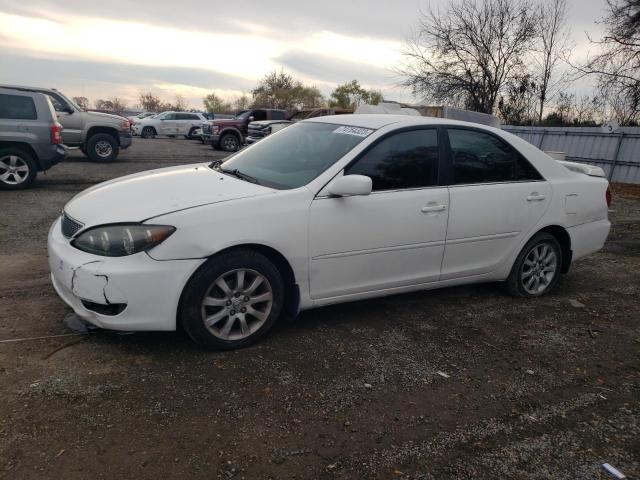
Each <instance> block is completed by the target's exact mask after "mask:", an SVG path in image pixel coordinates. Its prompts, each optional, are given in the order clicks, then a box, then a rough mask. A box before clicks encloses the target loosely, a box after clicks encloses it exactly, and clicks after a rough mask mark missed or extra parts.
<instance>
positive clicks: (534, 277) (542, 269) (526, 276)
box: [520, 242, 558, 295]
mask: <svg viewBox="0 0 640 480" xmlns="http://www.w3.org/2000/svg"><path fill="white" fill-rule="evenodd" d="M557 271H558V255H557V253H556V250H555V249H554V248H553V246H552V245H551V244H550V243H547V242H543V243H538V244H536V245H534V246H533V247H532V248H531V250H529V252H528V253H527V255H526V256H525V258H524V262H523V263H522V269H521V272H520V281H521V283H522V288H524V290H525V291H526V292H527V293H529V294H531V295H539V294H541V293H543V292H544V291H545V290H546V289H547V288H548V287H549V286H550V285H551V283H552V282H553V279H554V278H555V276H556V274H557Z"/></svg>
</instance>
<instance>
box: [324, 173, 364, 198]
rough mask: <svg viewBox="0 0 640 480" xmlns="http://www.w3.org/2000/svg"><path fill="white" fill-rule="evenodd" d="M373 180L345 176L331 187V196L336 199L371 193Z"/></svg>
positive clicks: (335, 181) (361, 176) (356, 176)
mask: <svg viewBox="0 0 640 480" xmlns="http://www.w3.org/2000/svg"><path fill="white" fill-rule="evenodd" d="M371 188H372V183H371V178H369V177H367V176H365V175H344V176H342V177H340V178H337V179H336V180H334V181H333V183H332V184H331V185H329V189H328V191H329V195H331V196H334V197H352V196H356V195H369V194H370V193H371Z"/></svg>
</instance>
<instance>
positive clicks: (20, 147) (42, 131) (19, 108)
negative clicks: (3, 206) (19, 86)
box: [0, 87, 67, 190]
mask: <svg viewBox="0 0 640 480" xmlns="http://www.w3.org/2000/svg"><path fill="white" fill-rule="evenodd" d="M61 132H62V125H60V124H59V123H58V121H57V119H56V113H55V110H54V109H53V105H52V104H51V101H50V100H49V97H47V96H46V95H43V94H41V93H36V92H25V91H21V90H13V89H10V88H2V87H0V189H4V190H18V189H21V188H27V187H28V186H30V185H31V184H32V183H33V182H34V180H35V179H36V174H37V172H38V171H44V170H48V169H49V168H50V167H51V166H52V165H55V164H56V163H58V162H60V161H62V160H64V158H65V156H66V154H67V150H66V148H65V147H64V145H62V137H61Z"/></svg>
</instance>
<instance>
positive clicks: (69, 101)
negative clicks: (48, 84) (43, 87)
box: [57, 92, 84, 112]
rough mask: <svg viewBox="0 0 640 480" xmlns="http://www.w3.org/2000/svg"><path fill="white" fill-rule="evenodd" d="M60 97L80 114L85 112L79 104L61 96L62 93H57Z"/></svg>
mask: <svg viewBox="0 0 640 480" xmlns="http://www.w3.org/2000/svg"><path fill="white" fill-rule="evenodd" d="M57 93H58V95H60V96H61V97H62V98H64V99H65V101H67V102H68V103H70V104H71V105H72V106H73V107H74V108H75V109H76V110H78V111H79V112H84V109H83V108H81V107H80V106H78V104H77V103H76V102H74V101H73V100H71V99H70V98H68V97H66V96H65V95H63V94H61V93H60V92H57Z"/></svg>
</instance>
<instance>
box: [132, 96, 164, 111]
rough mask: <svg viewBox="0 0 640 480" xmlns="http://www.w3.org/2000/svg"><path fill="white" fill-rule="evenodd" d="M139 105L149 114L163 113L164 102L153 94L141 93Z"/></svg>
mask: <svg viewBox="0 0 640 480" xmlns="http://www.w3.org/2000/svg"><path fill="white" fill-rule="evenodd" d="M138 103H139V104H140V108H142V109H143V110H145V111H147V112H161V111H162V106H163V105H162V100H160V97H158V96H157V95H154V94H153V93H151V92H140V93H139V94H138Z"/></svg>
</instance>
